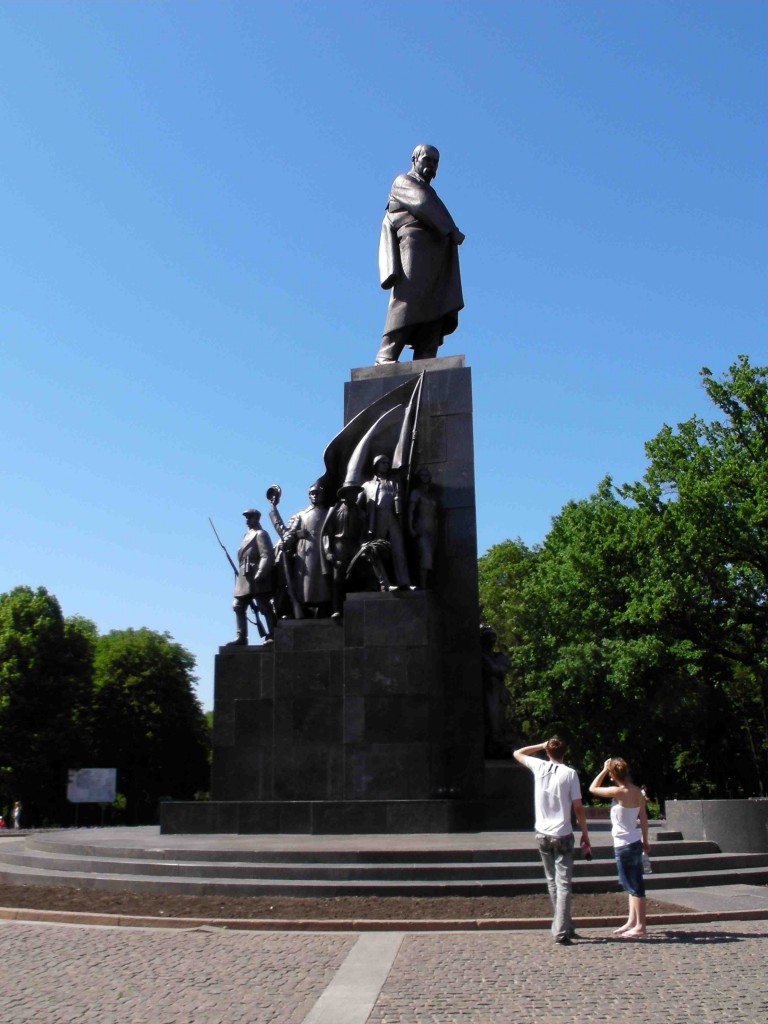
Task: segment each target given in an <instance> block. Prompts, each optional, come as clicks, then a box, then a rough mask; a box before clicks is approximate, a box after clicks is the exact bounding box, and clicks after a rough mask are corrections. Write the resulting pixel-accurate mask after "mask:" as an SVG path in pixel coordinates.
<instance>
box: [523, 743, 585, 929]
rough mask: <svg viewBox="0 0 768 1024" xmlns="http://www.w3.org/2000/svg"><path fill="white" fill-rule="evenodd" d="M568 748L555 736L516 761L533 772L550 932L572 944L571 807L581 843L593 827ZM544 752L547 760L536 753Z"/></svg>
mask: <svg viewBox="0 0 768 1024" xmlns="http://www.w3.org/2000/svg"><path fill="white" fill-rule="evenodd" d="M566 750H567V747H566V745H565V743H564V742H563V741H562V740H561V739H558V738H557V736H553V737H552V739H550V740H547V741H546V742H545V743H534V744H533V746H530V747H521V748H520V749H519V750H516V751H515V753H514V757H515V760H516V761H519V762H520V764H522V765H524V766H525V767H526V768H528V769H529V771H531V772H533V779H534V796H533V799H534V807H535V812H536V822H535V825H534V828H535V829H536V841H537V843H538V846H539V855H540V856H541V862H542V864H543V865H544V874H545V875H546V878H547V888H548V889H549V898H550V900H551V902H552V910H553V912H554V917H553V920H552V937H553V938H554V940H555V942H557V943H559V944H560V945H561V946H570V944H571V940H572V938H573V937H574V936H575V934H576V933H575V931H574V929H573V923H572V921H571V883H572V879H573V846H574V838H573V829H572V827H571V812H573V813H574V814H575V815H576V819H577V821H578V823H579V828H580V829H581V842H582V843H586V844H587V845H589V832H588V830H587V818H586V815H585V814H584V806H583V804H582V802H581V787H580V786H579V777H578V775H577V774H576V772H575V771H574V770H573V768H569V767H568V766H567V765H565V764H563V758H564V757H565V753H566ZM542 752H544V753H546V755H547V760H546V761H544V760H542V759H541V758H540V757H533V756H532V755H533V754H539V753H542Z"/></svg>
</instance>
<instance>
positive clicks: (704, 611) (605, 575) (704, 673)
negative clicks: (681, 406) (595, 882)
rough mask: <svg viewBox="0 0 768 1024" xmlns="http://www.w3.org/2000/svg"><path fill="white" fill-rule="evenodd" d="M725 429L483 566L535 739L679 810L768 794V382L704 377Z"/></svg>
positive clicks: (492, 617)
mask: <svg viewBox="0 0 768 1024" xmlns="http://www.w3.org/2000/svg"><path fill="white" fill-rule="evenodd" d="M702 380H703V384H704V388H705V389H706V391H707V394H708V395H709V397H710V399H711V400H712V402H713V403H714V405H715V406H716V408H717V410H718V413H719V416H718V418H717V419H716V420H714V421H713V422H711V423H707V422H704V421H703V420H701V419H700V418H698V417H693V418H691V419H690V420H687V421H685V422H683V423H680V424H678V425H677V427H676V428H675V429H673V428H671V427H669V426H664V427H663V428H662V430H661V431H660V433H659V434H658V435H657V436H656V437H655V438H654V439H653V440H652V441H650V442H648V444H647V445H646V454H647V457H648V468H647V471H646V473H645V476H644V478H643V480H642V481H640V482H637V483H634V484H626V485H623V486H621V487H614V486H613V484H612V481H611V480H610V479H609V478H606V479H605V480H603V481H602V482H601V484H600V485H599V487H598V489H597V491H596V493H595V494H593V495H592V496H591V497H589V498H588V499H585V500H582V501H575V502H570V503H569V504H568V505H566V506H565V507H564V508H563V509H562V511H561V512H560V514H559V515H558V516H556V517H555V519H554V520H553V525H552V529H551V531H550V533H549V534H548V535H547V537H546V538H545V540H544V542H543V543H542V544H541V545H540V546H538V547H536V548H533V549H527V548H526V547H525V545H524V544H523V543H522V542H521V541H515V542H512V541H507V542H505V544H502V545H497V546H496V547H494V548H491V550H490V551H489V552H488V553H487V554H486V555H484V556H483V558H482V559H481V560H480V594H481V602H482V607H483V614H484V616H485V618H486V619H488V620H489V621H490V623H491V625H493V626H494V628H495V629H496V631H497V632H498V634H499V637H500V638H501V639H502V641H503V642H505V643H506V644H507V645H508V647H509V655H510V660H511V662H512V665H513V672H512V678H511V681H510V689H511V692H512V698H513V709H514V710H513V713H514V714H515V716H516V718H517V720H518V722H517V724H518V727H519V728H522V729H523V730H524V731H525V732H526V734H533V733H535V734H536V738H538V737H539V734H540V733H551V732H556V731H562V732H563V733H564V734H565V735H567V736H569V737H570V739H571V741H572V743H573V745H574V746H575V748H576V752H577V754H578V756H580V757H581V758H582V759H583V761H584V763H585V767H586V768H587V770H589V771H591V770H592V769H593V768H595V769H596V768H597V766H598V765H599V764H601V763H602V760H603V759H604V757H605V756H607V755H609V754H611V753H622V754H623V755H624V756H626V757H627V759H628V760H629V761H630V763H633V764H634V766H635V771H636V776H637V775H642V778H643V779H644V780H645V781H647V782H648V783H649V784H650V785H651V786H652V788H653V789H654V790H655V791H656V792H657V793H658V794H659V795H660V796H662V797H664V796H672V795H677V796H708V795H719V796H729V795H732V796H736V795H752V794H759V795H762V794H764V793H765V789H766V785H767V784H768V719H767V718H766V710H767V708H768V647H767V645H766V640H767V638H768V367H753V366H751V365H750V362H749V360H748V358H747V357H746V356H742V357H740V358H739V359H738V361H737V362H736V363H734V364H733V365H732V366H731V367H730V370H729V372H728V374H726V375H725V376H724V377H723V379H722V380H720V381H717V380H715V378H714V377H713V375H712V373H711V372H710V371H709V370H708V369H704V370H703V371H702Z"/></svg>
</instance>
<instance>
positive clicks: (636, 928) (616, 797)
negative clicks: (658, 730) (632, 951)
mask: <svg viewBox="0 0 768 1024" xmlns="http://www.w3.org/2000/svg"><path fill="white" fill-rule="evenodd" d="M608 775H610V776H611V777H612V778H613V780H614V782H615V783H616V785H615V786H604V785H603V782H604V781H605V778H606V776H608ZM589 792H590V793H593V794H594V795H595V796H599V797H602V798H603V799H604V800H612V801H613V803H612V804H611V835H612V836H613V848H614V853H615V855H616V867H617V869H618V872H619V881H620V882H621V885H622V888H623V889H624V890H625V891H626V892H627V893H628V894H629V917H628V918H627V922H626V924H623V925H622V926H621V928H617V929H616V931H615V932H614V935H621V936H622V938H625V939H638V938H643V937H644V936H646V935H647V934H648V933H647V931H646V929H645V884H644V882H643V853H650V852H651V847H650V844H649V843H648V815H647V814H646V811H645V797H644V796H643V794H642V793H641V792H640V789H639V787H638V786H636V785H635V784H634V783H633V782H632V778H631V776H630V774H629V768H628V767H627V762H626V761H625V760H624V759H623V758H621V757H610V758H608V760H607V761H606V762H605V764H604V765H603V770H602V771H601V772H600V773H599V774H598V775H597V776H596V778H595V780H594V781H593V783H592V785H591V786H590V787H589Z"/></svg>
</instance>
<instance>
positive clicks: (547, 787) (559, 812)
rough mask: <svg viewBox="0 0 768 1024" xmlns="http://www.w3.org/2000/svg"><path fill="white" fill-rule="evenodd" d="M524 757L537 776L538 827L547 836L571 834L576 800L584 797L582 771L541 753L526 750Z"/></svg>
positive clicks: (535, 796) (534, 797)
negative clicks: (533, 755) (544, 759)
mask: <svg viewBox="0 0 768 1024" xmlns="http://www.w3.org/2000/svg"><path fill="white" fill-rule="evenodd" d="M524 760H525V766H526V768H529V769H530V770H531V771H532V772H533V776H534V793H533V803H534V808H535V811H536V823H535V824H534V828H535V829H536V831H537V832H540V833H541V834H542V835H544V836H569V835H571V833H572V832H573V827H572V825H571V807H572V806H573V801H574V800H581V786H580V785H579V777H578V775H577V774H576V772H575V771H574V770H573V768H569V767H568V766H567V765H564V764H555V762H554V761H550V760H546V761H542V760H541V758H540V757H529V756H528V755H527V754H526V755H525V759H524Z"/></svg>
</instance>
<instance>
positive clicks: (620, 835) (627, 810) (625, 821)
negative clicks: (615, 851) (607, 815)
mask: <svg viewBox="0 0 768 1024" xmlns="http://www.w3.org/2000/svg"><path fill="white" fill-rule="evenodd" d="M639 813H640V807H639V806H637V807H620V806H619V805H618V804H617V803H616V801H615V800H614V802H613V803H612V804H611V835H612V836H613V845H614V846H629V844H630V843H636V842H637V841H638V839H642V833H641V831H640V826H639V825H638V823H637V816H638V815H639Z"/></svg>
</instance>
